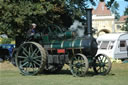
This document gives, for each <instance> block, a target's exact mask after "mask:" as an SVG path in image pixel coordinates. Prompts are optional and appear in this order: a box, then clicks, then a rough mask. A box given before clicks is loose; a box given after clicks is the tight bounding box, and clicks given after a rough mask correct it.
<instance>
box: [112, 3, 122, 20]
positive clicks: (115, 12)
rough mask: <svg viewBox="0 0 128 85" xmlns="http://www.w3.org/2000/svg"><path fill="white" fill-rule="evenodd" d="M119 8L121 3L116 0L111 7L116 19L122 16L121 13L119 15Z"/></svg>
mask: <svg viewBox="0 0 128 85" xmlns="http://www.w3.org/2000/svg"><path fill="white" fill-rule="evenodd" d="M118 8H119V4H118V2H117V1H114V2H113V4H112V7H111V11H112V13H114V14H115V19H117V20H119V18H120V15H119V12H118V10H119V9H118Z"/></svg>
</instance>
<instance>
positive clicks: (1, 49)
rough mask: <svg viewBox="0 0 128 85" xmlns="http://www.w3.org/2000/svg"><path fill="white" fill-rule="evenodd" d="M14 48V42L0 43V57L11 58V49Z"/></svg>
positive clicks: (3, 58)
mask: <svg viewBox="0 0 128 85" xmlns="http://www.w3.org/2000/svg"><path fill="white" fill-rule="evenodd" d="M14 48H15V45H14V44H0V58H1V59H2V60H3V61H4V60H11V56H12V51H13V49H14Z"/></svg>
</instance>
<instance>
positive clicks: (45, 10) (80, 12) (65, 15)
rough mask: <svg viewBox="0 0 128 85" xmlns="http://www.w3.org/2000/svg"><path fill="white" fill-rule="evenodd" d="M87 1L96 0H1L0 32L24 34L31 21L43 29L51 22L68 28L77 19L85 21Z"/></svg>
mask: <svg viewBox="0 0 128 85" xmlns="http://www.w3.org/2000/svg"><path fill="white" fill-rule="evenodd" d="M101 1H104V0H101ZM87 2H88V3H91V4H93V5H95V2H94V0H0V34H3V33H4V34H7V35H8V36H9V37H11V38H14V37H15V36H18V35H24V34H25V32H26V31H27V30H28V29H29V28H30V25H31V23H36V24H37V27H38V29H40V30H41V29H44V28H47V27H48V26H49V24H56V25H58V26H60V27H61V28H68V27H69V26H70V25H71V24H72V22H73V21H74V20H75V19H77V20H79V21H81V22H85V19H84V18H83V17H84V16H86V11H85V9H86V8H88V6H89V5H88V3H87ZM113 2H114V0H110V2H108V7H111V5H112V3H113Z"/></svg>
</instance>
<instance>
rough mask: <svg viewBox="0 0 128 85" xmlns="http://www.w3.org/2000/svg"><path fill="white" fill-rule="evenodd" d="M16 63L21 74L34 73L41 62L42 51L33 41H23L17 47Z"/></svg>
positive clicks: (37, 70)
mask: <svg viewBox="0 0 128 85" xmlns="http://www.w3.org/2000/svg"><path fill="white" fill-rule="evenodd" d="M16 64H17V67H18V68H19V69H20V71H21V73H22V74H23V75H35V74H37V73H38V72H39V71H40V68H41V66H42V64H43V62H42V53H41V51H40V49H39V48H38V47H37V46H36V45H35V44H34V43H25V44H22V45H21V46H20V47H19V50H18V53H17V56H16Z"/></svg>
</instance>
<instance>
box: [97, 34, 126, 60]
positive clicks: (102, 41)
mask: <svg viewBox="0 0 128 85" xmlns="http://www.w3.org/2000/svg"><path fill="white" fill-rule="evenodd" d="M97 42H98V52H97V55H98V54H105V55H107V56H109V57H110V58H112V59H121V60H124V59H128V33H109V34H104V35H101V36H99V37H98V38H97Z"/></svg>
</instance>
